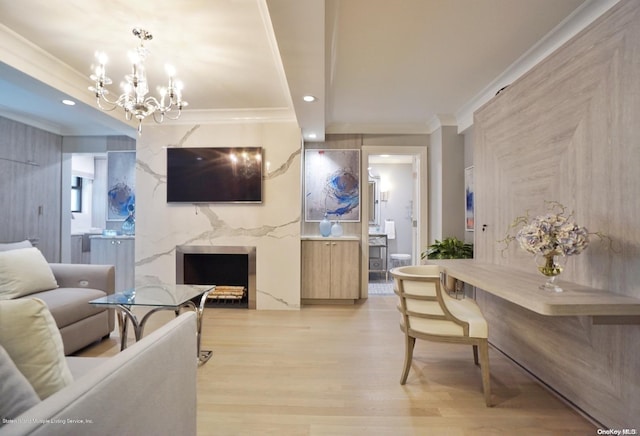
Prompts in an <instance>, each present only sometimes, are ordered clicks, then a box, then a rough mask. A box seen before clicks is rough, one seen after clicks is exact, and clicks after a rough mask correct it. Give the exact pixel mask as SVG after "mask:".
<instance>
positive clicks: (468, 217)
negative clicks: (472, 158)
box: [464, 165, 475, 232]
mask: <svg viewBox="0 0 640 436" xmlns="http://www.w3.org/2000/svg"><path fill="white" fill-rule="evenodd" d="M464 197H465V208H464V225H465V230H466V231H468V232H473V229H474V227H475V212H474V210H475V209H474V208H475V203H474V202H475V198H474V188H473V165H472V166H470V167H467V168H465V169H464Z"/></svg>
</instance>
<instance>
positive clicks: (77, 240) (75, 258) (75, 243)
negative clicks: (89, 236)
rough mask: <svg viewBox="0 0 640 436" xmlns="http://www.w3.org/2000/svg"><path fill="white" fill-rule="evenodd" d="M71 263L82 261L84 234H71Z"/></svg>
mask: <svg viewBox="0 0 640 436" xmlns="http://www.w3.org/2000/svg"><path fill="white" fill-rule="evenodd" d="M70 248H71V263H82V235H71V247H70Z"/></svg>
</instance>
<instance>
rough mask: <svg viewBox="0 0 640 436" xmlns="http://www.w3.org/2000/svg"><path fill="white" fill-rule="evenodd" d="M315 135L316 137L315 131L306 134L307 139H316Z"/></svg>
mask: <svg viewBox="0 0 640 436" xmlns="http://www.w3.org/2000/svg"><path fill="white" fill-rule="evenodd" d="M317 137H318V135H316V134H315V133H309V134H308V135H307V138H309V139H316V138H317Z"/></svg>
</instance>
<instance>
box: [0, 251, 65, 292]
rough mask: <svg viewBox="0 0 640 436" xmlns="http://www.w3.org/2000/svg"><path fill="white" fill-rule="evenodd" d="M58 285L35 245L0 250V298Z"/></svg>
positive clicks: (53, 287)
mask: <svg viewBox="0 0 640 436" xmlns="http://www.w3.org/2000/svg"><path fill="white" fill-rule="evenodd" d="M57 287H58V283H57V282H56V278H55V277H54V275H53V272H52V271H51V267H50V266H49V264H48V263H47V260H46V259H45V258H44V256H43V255H42V253H41V252H40V250H38V249H37V248H35V247H31V248H19V249H16V250H9V251H2V252H0V299H11V298H16V297H21V296H24V295H29V294H32V293H34V292H38V291H45V290H48V289H55V288H57Z"/></svg>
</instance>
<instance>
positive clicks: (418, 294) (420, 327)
mask: <svg viewBox="0 0 640 436" xmlns="http://www.w3.org/2000/svg"><path fill="white" fill-rule="evenodd" d="M390 273H391V276H392V277H393V278H394V282H395V287H394V292H395V293H396V294H397V295H398V297H399V304H398V310H399V311H400V313H401V314H402V326H403V329H407V330H406V332H407V333H408V334H409V335H412V336H413V335H414V334H416V333H417V334H422V335H427V336H434V337H467V336H469V323H468V322H466V321H463V320H460V319H458V318H456V317H455V316H454V315H453V314H452V313H451V311H450V310H449V308H448V307H447V301H449V300H454V299H453V298H451V297H450V296H449V295H448V294H447V293H446V292H443V289H444V285H443V284H442V280H443V272H442V269H441V268H440V267H439V266H437V265H413V266H405V267H399V268H393V269H392V270H391V271H390ZM452 304H453V303H452Z"/></svg>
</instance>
